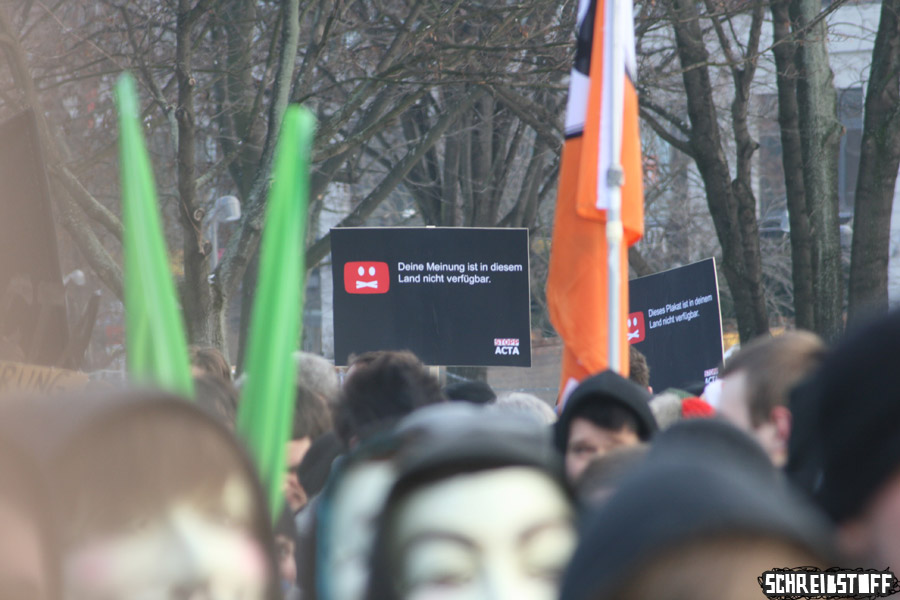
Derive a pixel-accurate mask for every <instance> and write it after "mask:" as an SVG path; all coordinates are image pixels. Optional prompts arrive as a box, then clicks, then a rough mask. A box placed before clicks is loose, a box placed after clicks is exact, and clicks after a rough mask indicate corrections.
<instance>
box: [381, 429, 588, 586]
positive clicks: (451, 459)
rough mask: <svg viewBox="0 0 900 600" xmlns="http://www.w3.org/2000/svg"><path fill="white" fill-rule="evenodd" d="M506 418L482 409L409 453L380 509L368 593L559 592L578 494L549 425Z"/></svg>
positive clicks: (568, 550) (572, 541)
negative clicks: (545, 428) (568, 483)
mask: <svg viewBox="0 0 900 600" xmlns="http://www.w3.org/2000/svg"><path fill="white" fill-rule="evenodd" d="M510 420H513V421H515V420H516V419H515V418H513V417H508V416H501V415H498V414H496V413H484V415H482V416H478V417H476V419H475V421H473V422H472V424H471V426H470V427H467V428H465V430H461V429H457V428H454V430H453V433H452V434H448V435H445V436H443V437H442V438H441V439H436V440H433V441H432V443H431V444H429V445H425V446H422V447H420V448H417V449H416V452H415V454H414V453H412V452H410V453H409V458H408V460H407V461H405V462H404V463H402V464H401V466H400V467H399V472H400V475H399V478H398V480H397V481H396V483H395V484H394V486H393V488H392V489H391V492H390V495H389V496H388V500H387V503H386V504H385V509H384V512H383V513H382V516H381V520H380V524H379V534H378V538H377V541H376V546H375V549H374V551H373V553H372V561H373V562H372V577H371V581H370V587H369V596H368V598H369V600H394V599H398V600H399V599H404V600H416V599H424V598H434V597H441V598H445V599H446V600H455V599H484V600H487V599H497V598H516V599H517V600H518V599H523V600H531V599H533V600H551V599H553V598H555V597H556V592H557V578H558V576H559V574H560V572H561V570H562V569H563V567H564V566H565V564H566V562H567V561H568V559H569V556H570V554H571V551H572V549H573V548H574V544H575V531H574V509H573V506H572V500H571V498H570V496H569V494H568V493H567V491H566V489H565V487H564V484H563V482H562V478H561V472H560V470H559V468H558V466H559V465H558V463H555V462H554V458H555V457H554V455H553V453H552V450H551V448H550V444H549V440H548V439H547V438H546V435H545V433H544V432H541V430H540V429H538V428H535V427H534V425H533V423H532V422H531V421H528V420H524V421H521V422H522V426H521V428H520V429H519V430H518V431H514V430H513V429H514V427H513V426H512V425H511V424H510ZM492 423H496V424H497V427H492V426H491V424H492ZM448 433H449V432H448ZM541 433H544V435H541ZM525 499H527V501H525Z"/></svg>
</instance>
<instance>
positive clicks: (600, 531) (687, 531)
mask: <svg viewBox="0 0 900 600" xmlns="http://www.w3.org/2000/svg"><path fill="white" fill-rule="evenodd" d="M685 458H689V457H688V456H685ZM648 460H649V462H648V463H646V466H644V467H641V468H640V469H639V470H638V471H636V472H635V473H633V474H632V476H631V477H629V478H628V479H627V480H626V481H625V482H623V484H622V486H621V487H620V489H619V491H618V492H617V493H616V494H615V495H614V496H613V497H612V498H611V499H610V500H609V501H608V502H607V503H606V504H605V505H603V506H602V507H601V508H600V510H599V511H597V512H595V513H593V514H592V515H590V516H589V517H588V518H587V519H586V522H585V525H584V527H583V528H582V531H581V540H580V541H579V544H578V548H577V549H576V550H575V555H574V556H573V558H572V561H571V562H570V563H569V567H568V569H567V571H566V574H565V576H564V578H563V584H562V591H561V594H560V599H561V600H588V599H591V600H593V599H595V598H602V597H612V595H613V594H614V593H616V592H617V590H619V589H620V588H621V587H622V586H623V585H624V584H625V583H626V582H628V581H629V579H630V578H631V577H633V576H635V575H637V574H638V572H639V571H640V569H641V568H643V567H645V566H646V565H648V564H649V563H650V562H651V561H652V560H653V559H654V558H656V557H658V556H661V555H663V554H664V553H666V552H667V551H671V550H674V549H677V548H678V547H680V546H682V545H684V544H688V543H691V542H694V541H697V540H701V539H706V538H712V537H717V536H720V535H729V534H742V533H743V534H755V535H758V534H762V535H766V536H770V537H773V538H777V539H784V540H786V541H789V542H794V543H797V544H799V545H800V546H801V547H803V548H806V549H808V550H809V551H810V552H812V553H813V554H815V555H818V556H822V557H823V558H826V559H827V558H829V557H830V555H831V550H830V549H831V544H830V535H829V533H830V532H829V529H828V525H827V522H826V521H825V519H823V518H821V517H820V516H819V515H818V513H817V512H816V511H815V510H814V509H812V507H808V506H806V505H805V504H803V503H802V502H801V501H800V500H799V499H798V498H797V497H796V496H794V495H792V494H790V493H789V491H788V490H787V489H786V488H785V487H783V486H775V485H767V484H766V483H765V481H764V480H763V479H761V478H758V477H756V476H754V475H753V474H748V473H743V474H742V473H741V472H740V470H739V469H735V468H734V467H735V466H736V465H733V464H732V465H730V467H731V468H730V469H729V468H727V466H726V465H725V464H724V463H723V464H722V465H720V466H717V465H715V464H712V463H711V461H710V460H705V461H703V460H693V461H691V460H684V461H681V462H679V461H674V460H673V461H654V460H653V459H652V458H651V459H648ZM725 462H726V463H727V462H730V461H725ZM742 475H743V476H742ZM774 566H788V565H773V567H774Z"/></svg>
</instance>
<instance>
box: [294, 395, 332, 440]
mask: <svg viewBox="0 0 900 600" xmlns="http://www.w3.org/2000/svg"><path fill="white" fill-rule="evenodd" d="M331 429H332V422H331V409H330V408H329V407H328V401H327V400H326V399H325V398H324V397H322V396H321V395H320V394H317V393H316V392H314V391H313V390H311V389H309V388H308V387H306V386H303V385H298V386H297V387H296V390H295V396H294V421H293V426H292V427H291V439H292V440H300V439H303V438H305V437H308V438H309V439H310V441H313V442H314V441H316V440H317V439H318V438H320V437H321V436H322V435H323V434H325V433H328V432H329V431H331Z"/></svg>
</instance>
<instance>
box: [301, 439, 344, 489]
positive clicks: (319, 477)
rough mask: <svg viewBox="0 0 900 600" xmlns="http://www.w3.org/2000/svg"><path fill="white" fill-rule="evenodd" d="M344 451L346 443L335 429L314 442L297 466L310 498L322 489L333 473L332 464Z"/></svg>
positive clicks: (302, 483)
mask: <svg viewBox="0 0 900 600" xmlns="http://www.w3.org/2000/svg"><path fill="white" fill-rule="evenodd" d="M343 452H344V444H342V443H341V440H340V439H338V437H337V434H336V433H335V432H333V431H329V432H328V433H326V434H325V435H323V436H322V437H320V438H319V439H317V440H316V441H315V442H313V443H312V445H311V446H310V447H309V450H307V451H306V455H305V456H304V457H303V460H302V461H301V462H300V465H299V466H298V467H297V480H298V481H299V482H300V485H301V486H303V491H304V492H306V496H307V497H308V498H312V497H313V496H315V495H316V494H318V493H319V492H321V491H322V488H323V487H325V482H326V481H328V475H329V474H330V473H331V465H332V464H334V460H335V459H336V458H337V457H338V456H340V455H341V454H342V453H343Z"/></svg>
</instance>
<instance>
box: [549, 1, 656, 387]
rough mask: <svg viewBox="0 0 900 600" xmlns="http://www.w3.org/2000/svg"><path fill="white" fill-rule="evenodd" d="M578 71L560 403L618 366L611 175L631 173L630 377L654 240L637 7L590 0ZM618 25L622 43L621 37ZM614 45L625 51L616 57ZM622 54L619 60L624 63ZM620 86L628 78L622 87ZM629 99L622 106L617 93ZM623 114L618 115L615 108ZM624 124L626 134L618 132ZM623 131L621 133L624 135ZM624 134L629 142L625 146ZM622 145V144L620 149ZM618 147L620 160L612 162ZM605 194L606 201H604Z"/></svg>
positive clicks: (554, 295) (626, 208) (565, 181)
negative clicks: (633, 324) (645, 259)
mask: <svg viewBox="0 0 900 600" xmlns="http://www.w3.org/2000/svg"><path fill="white" fill-rule="evenodd" d="M577 27H578V33H577V44H578V45H577V49H576V53H575V65H574V66H573V68H572V73H571V77H570V81H569V99H568V106H567V107H566V142H565V145H564V146H563V151H562V160H561V164H560V174H559V189H558V192H557V200H556V221H555V225H554V229H553V246H552V250H551V254H550V273H549V276H548V279H547V304H548V306H549V310H550V319H551V321H552V322H553V326H554V327H555V328H556V331H557V332H558V333H559V335H560V337H562V339H563V344H564V349H563V361H562V376H561V382H560V396H561V398H562V399H564V398H565V397H566V396H567V395H568V392H569V391H571V389H572V388H573V387H574V386H575V384H577V382H579V381H581V380H582V379H584V378H585V377H587V376H588V375H592V374H594V373H597V372H599V371H602V370H604V369H606V368H607V366H608V364H609V339H608V337H609V336H608V327H607V323H608V321H609V318H608V313H607V307H608V299H609V297H608V287H609V286H608V279H609V274H608V270H607V237H606V216H607V210H606V209H607V207H608V194H607V181H606V180H607V171H608V170H609V168H610V166H611V165H613V164H615V163H617V162H618V163H619V164H621V166H622V170H623V173H624V179H623V185H622V188H621V194H622V196H621V197H622V224H623V227H624V239H623V246H622V252H621V255H622V261H621V267H620V270H619V277H620V280H621V285H620V290H621V301H620V307H621V310H620V312H621V315H620V320H619V322H620V323H622V326H621V335H620V344H621V346H620V347H621V351H620V356H621V357H622V360H621V362H622V368H621V369H620V370H621V371H622V374H623V375H626V376H627V375H628V341H627V339H626V331H627V328H626V326H625V323H626V318H627V314H628V252H627V251H626V248H627V246H630V245H632V244H634V243H635V242H637V241H638V240H639V239H641V236H642V235H643V233H644V194H643V180H642V179H643V177H642V172H641V143H640V134H639V130H638V103H637V93H636V91H635V88H634V83H633V80H634V76H635V74H636V70H637V67H636V64H635V53H634V19H633V17H632V0H580V1H579V6H578V26H577ZM613 27H615V35H614V36H613V35H611V31H612V28H613ZM614 44H616V45H618V48H617V52H614V46H613V45H614ZM614 55H616V56H617V57H618V58H620V60H619V61H614V59H613V57H614ZM615 78H619V81H618V85H614V84H615V83H616V81H615ZM616 89H618V90H620V91H622V93H623V98H621V100H620V101H619V102H618V103H615V102H614V101H613V93H614V90H616ZM614 104H618V105H619V106H622V107H623V112H622V113H621V114H618V115H616V114H613V112H614V110H613V105H614ZM616 125H620V127H621V128H620V129H619V128H617V127H616ZM617 129H619V131H618V132H617ZM619 135H621V140H620V141H619V140H616V138H617V137H618V136H619ZM612 140H615V141H616V143H615V144H613V143H612ZM614 146H618V147H619V153H620V155H619V157H618V160H615V158H616V157H614V156H612V154H613V153H614V152H615V150H614V149H613V148H614ZM598 190H599V193H598Z"/></svg>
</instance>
